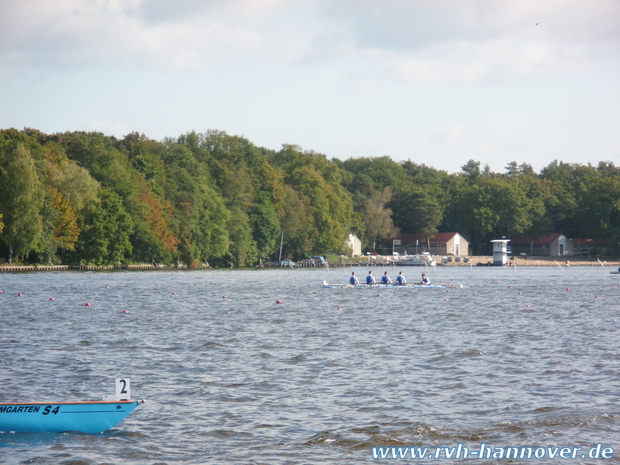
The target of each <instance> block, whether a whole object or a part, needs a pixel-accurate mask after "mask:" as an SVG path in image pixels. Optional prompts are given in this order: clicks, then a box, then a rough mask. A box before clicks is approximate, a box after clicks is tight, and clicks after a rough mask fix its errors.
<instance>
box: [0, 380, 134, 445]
mask: <svg viewBox="0 0 620 465" xmlns="http://www.w3.org/2000/svg"><path fill="white" fill-rule="evenodd" d="M119 381H120V385H121V386H122V388H121V391H120V392H121V394H120V395H117V396H112V397H116V398H115V399H113V400H101V401H85V402H0V432H3V433H61V432H63V431H78V432H80V433H85V434H96V433H101V432H103V431H106V430H109V429H110V428H113V427H114V426H116V425H117V424H119V423H120V422H121V421H122V420H123V419H124V418H125V417H126V416H127V415H129V414H130V413H131V412H133V411H134V409H135V408H136V407H137V406H138V405H139V404H143V403H144V402H145V401H144V400H132V399H130V398H128V393H129V380H128V379H127V378H125V379H122V380H117V386H118V385H119ZM118 392H119V389H118V388H117V393H118ZM122 397H127V398H122Z"/></svg>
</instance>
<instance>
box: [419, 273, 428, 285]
mask: <svg viewBox="0 0 620 465" xmlns="http://www.w3.org/2000/svg"><path fill="white" fill-rule="evenodd" d="M430 283H431V280H430V279H428V278H427V277H426V275H425V274H424V273H422V281H421V282H420V284H430Z"/></svg>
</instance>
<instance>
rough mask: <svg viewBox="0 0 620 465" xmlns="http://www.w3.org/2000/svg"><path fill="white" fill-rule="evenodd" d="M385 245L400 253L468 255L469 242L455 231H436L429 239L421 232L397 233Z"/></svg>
mask: <svg viewBox="0 0 620 465" xmlns="http://www.w3.org/2000/svg"><path fill="white" fill-rule="evenodd" d="M386 246H387V247H391V248H392V249H393V251H394V252H398V253H399V254H401V255H404V254H409V255H413V254H416V253H421V252H429V253H430V254H431V255H455V256H457V257H459V256H465V255H469V242H468V241H467V240H465V238H464V237H463V236H461V235H460V234H459V233H456V232H444V233H437V234H435V235H434V236H433V237H431V238H430V239H426V238H424V237H423V236H422V235H421V234H415V233H399V234H398V236H396V237H395V238H394V239H391V240H388V241H386Z"/></svg>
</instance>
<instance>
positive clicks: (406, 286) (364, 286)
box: [323, 281, 454, 289]
mask: <svg viewBox="0 0 620 465" xmlns="http://www.w3.org/2000/svg"><path fill="white" fill-rule="evenodd" d="M323 287H324V288H327V289H445V288H447V287H454V286H452V285H451V284H450V283H435V284H381V283H377V284H361V283H360V284H329V283H328V282H327V281H323Z"/></svg>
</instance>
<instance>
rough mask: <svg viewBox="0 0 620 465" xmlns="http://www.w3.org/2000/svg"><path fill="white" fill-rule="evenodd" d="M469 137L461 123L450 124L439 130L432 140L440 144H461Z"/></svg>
mask: <svg viewBox="0 0 620 465" xmlns="http://www.w3.org/2000/svg"><path fill="white" fill-rule="evenodd" d="M466 137H467V131H466V130H465V128H464V127H463V126H461V125H460V124H456V125H453V126H448V127H445V128H443V129H442V130H440V131H439V132H437V133H436V134H435V135H433V137H431V141H432V142H435V143H439V144H449V145H453V144H460V143H461V142H463V141H464V140H465V139H466Z"/></svg>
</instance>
